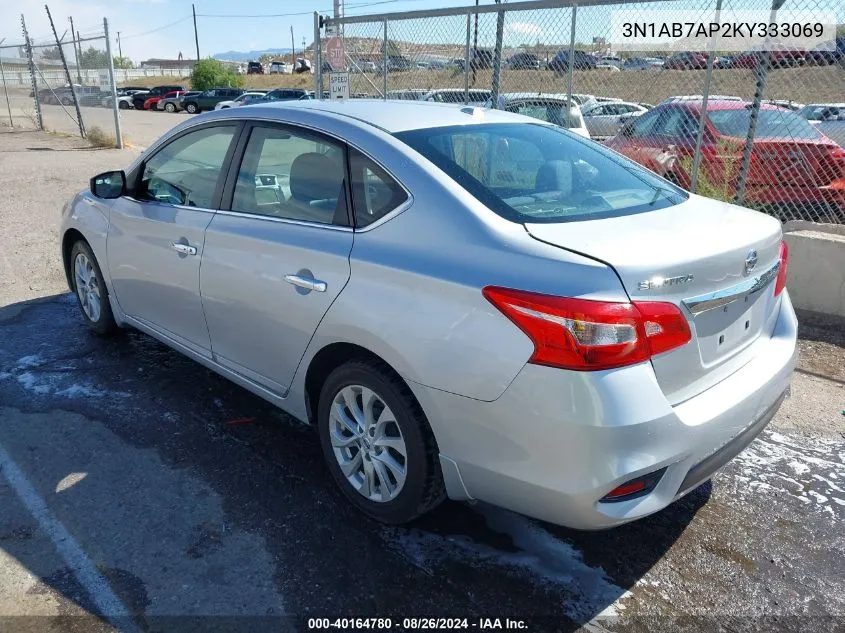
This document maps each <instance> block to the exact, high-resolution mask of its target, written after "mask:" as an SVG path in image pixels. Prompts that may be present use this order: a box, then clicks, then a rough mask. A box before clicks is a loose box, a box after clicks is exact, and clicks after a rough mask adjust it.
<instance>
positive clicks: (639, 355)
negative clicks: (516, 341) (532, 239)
mask: <svg viewBox="0 0 845 633" xmlns="http://www.w3.org/2000/svg"><path fill="white" fill-rule="evenodd" d="M483 293H484V296H485V297H486V298H487V300H488V301H490V303H492V304H493V305H494V306H496V308H498V309H499V311H501V312H502V314H504V315H505V316H506V317H508V319H510V320H511V321H513V323H514V324H515V325H516V326H517V327H519V328H520V329H521V330H522V331H523V332H525V334H527V335H528V338H530V339H531V341H532V342H533V343H534V353H533V354H532V355H531V358H530V359H529V362H531V363H535V364H537V365H549V366H551V367H560V368H563V369H576V370H582V371H592V370H598V369H611V368H613V367H622V366H625V365H633V364H635V363H641V362H643V361H646V360H648V359H649V358H651V357H652V356H653V355H655V354H660V353H662V352H666V351H669V350H671V349H674V348H676V347H679V346H681V345H684V344H685V343H687V342H689V340H690V338H691V335H690V330H689V324H688V323H687V320H686V317H684V315H683V313H682V312H681V311H680V309H679V308H678V307H677V306H676V305H674V304H672V303H660V302H656V301H642V302H638V301H635V302H633V303H620V302H608V301H591V300H588V299H572V298H569V297H554V296H551V295H544V294H539V293H535V292H525V291H523V290H513V289H511V288H499V287H495V286H488V287H486V288H484V290H483Z"/></svg>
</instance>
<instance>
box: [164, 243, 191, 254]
mask: <svg viewBox="0 0 845 633" xmlns="http://www.w3.org/2000/svg"><path fill="white" fill-rule="evenodd" d="M170 248H172V249H173V250H174V251H176V252H177V253H181V254H182V255H196V254H197V247H196V246H191V245H190V244H182V243H181V242H170Z"/></svg>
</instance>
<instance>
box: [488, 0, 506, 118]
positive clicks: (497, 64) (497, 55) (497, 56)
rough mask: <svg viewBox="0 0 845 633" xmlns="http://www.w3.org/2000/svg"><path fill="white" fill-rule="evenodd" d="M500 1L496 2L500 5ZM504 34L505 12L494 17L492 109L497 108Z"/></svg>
mask: <svg viewBox="0 0 845 633" xmlns="http://www.w3.org/2000/svg"><path fill="white" fill-rule="evenodd" d="M501 2H502V0H496V4H501ZM504 34H505V12H504V11H499V13H498V14H497V15H496V48H495V49H493V77H492V80H491V85H490V99H491V101H492V102H493V109H494V110H497V109H498V108H499V83H500V82H501V80H502V44H503V39H504Z"/></svg>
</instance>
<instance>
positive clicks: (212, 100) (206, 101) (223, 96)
mask: <svg viewBox="0 0 845 633" xmlns="http://www.w3.org/2000/svg"><path fill="white" fill-rule="evenodd" d="M243 93H244V91H243V90H241V89H240V88H211V89H210V90H206V91H205V92H201V93H199V94H195V95H192V96H190V97H186V98H185V100H184V101H183V102H182V108H183V109H184V110H185V111H186V112H188V114H197V113H199V112H202V111H203V110H213V109H214V106H216V105H217V104H218V103H220V102H221V101H230V100H232V99H234V98H235V97H240V96H241V95H242V94H243Z"/></svg>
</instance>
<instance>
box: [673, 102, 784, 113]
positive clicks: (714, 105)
mask: <svg viewBox="0 0 845 633" xmlns="http://www.w3.org/2000/svg"><path fill="white" fill-rule="evenodd" d="M701 103H702V102H701V101H676V102H674V103H663V104H661V105H663V106H676V107H677V106H683V107H688V108H690V109H692V110H696V111H699V112H700V111H701ZM750 108H751V103H749V102H748V101H727V100H724V99H713V100H712V101H707V111H708V112H710V111H712V110H747V109H750ZM760 109H761V110H778V111H783V110H782V108H780V107H779V106H776V105H774V104H771V103H761V104H760Z"/></svg>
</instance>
